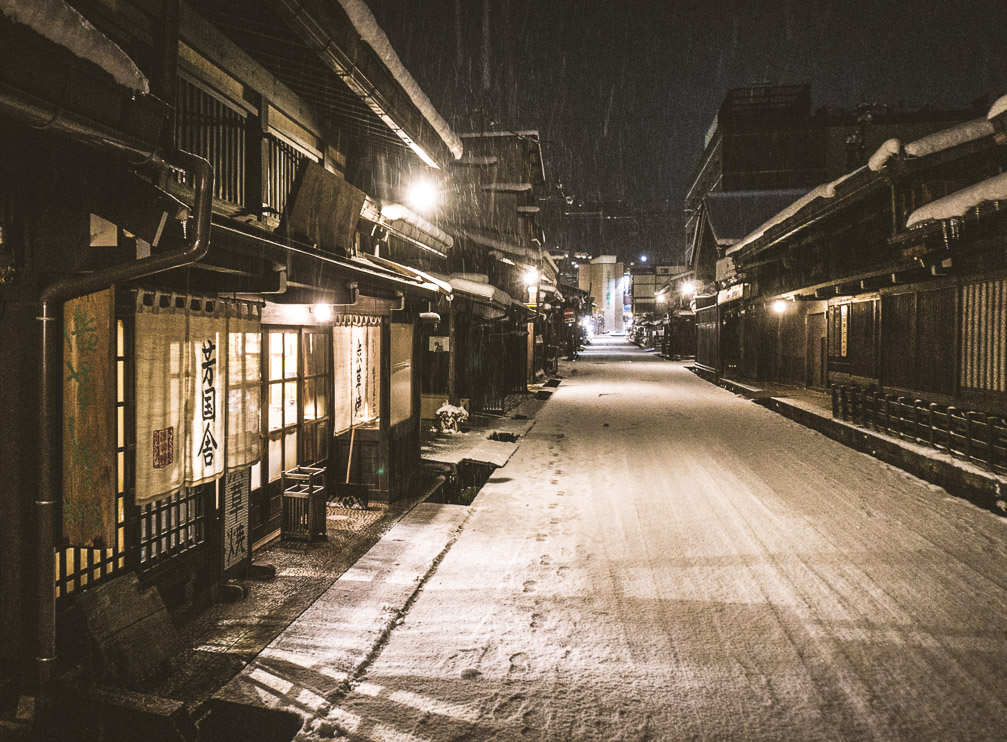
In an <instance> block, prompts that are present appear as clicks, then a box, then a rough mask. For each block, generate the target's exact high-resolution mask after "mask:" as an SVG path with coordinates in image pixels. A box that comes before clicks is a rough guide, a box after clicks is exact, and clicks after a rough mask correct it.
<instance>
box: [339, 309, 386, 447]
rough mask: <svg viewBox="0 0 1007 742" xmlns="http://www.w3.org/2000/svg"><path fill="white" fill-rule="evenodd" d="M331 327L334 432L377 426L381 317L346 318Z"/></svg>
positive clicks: (379, 389) (379, 388)
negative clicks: (352, 427) (341, 322)
mask: <svg viewBox="0 0 1007 742" xmlns="http://www.w3.org/2000/svg"><path fill="white" fill-rule="evenodd" d="M343 322H344V323H345V324H336V326H335V327H333V328H332V355H333V363H332V372H333V379H334V383H333V387H334V389H335V397H334V399H333V407H332V409H333V418H332V431H333V433H334V434H335V435H339V434H340V433H343V432H345V431H347V430H349V429H350V427H351V426H354V427H366V426H368V425H376V424H377V423H378V420H379V418H380V414H381V409H380V400H381V324H380V320H379V319H378V318H376V317H375V318H370V317H363V318H345V319H343Z"/></svg>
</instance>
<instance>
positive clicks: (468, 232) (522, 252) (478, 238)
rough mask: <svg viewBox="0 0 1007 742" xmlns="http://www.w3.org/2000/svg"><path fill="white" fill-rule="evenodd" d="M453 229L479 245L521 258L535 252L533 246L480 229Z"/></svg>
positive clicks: (458, 234)
mask: <svg viewBox="0 0 1007 742" xmlns="http://www.w3.org/2000/svg"><path fill="white" fill-rule="evenodd" d="M452 231H453V232H454V234H455V235H457V236H458V237H464V238H465V239H468V240H471V241H472V242H474V243H476V244H477V245H481V246H482V247H488V248H490V249H491V250H499V251H501V252H505V253H507V254H509V255H516V256H518V257H521V258H527V257H530V256H531V255H532V254H533V253H532V250H531V248H528V247H526V246H524V245H519V244H516V243H514V242H508V241H507V240H504V239H501V238H500V237H495V236H492V235H486V234H483V233H482V232H480V231H478V230H474V229H466V228H465V227H461V228H456V229H453V230H452Z"/></svg>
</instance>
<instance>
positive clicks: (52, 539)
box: [0, 85, 213, 691]
mask: <svg viewBox="0 0 1007 742" xmlns="http://www.w3.org/2000/svg"><path fill="white" fill-rule="evenodd" d="M0 112H3V113H6V114H9V115H11V116H12V117H13V118H15V119H17V120H18V121H21V122H23V123H25V124H27V125H29V126H32V127H33V128H36V129H47V130H51V131H53V132H54V133H58V134H62V135H64V136H67V137H70V138H72V139H75V140H77V141H79V142H83V143H84V144H88V145H91V146H95V147H97V148H99V149H102V150H104V151H106V152H109V153H111V154H113V155H117V156H121V157H125V158H126V159H127V160H128V161H129V162H131V163H132V164H141V163H151V164H155V165H159V166H161V167H167V168H171V169H174V170H181V171H184V172H185V173H186V174H187V175H188V176H189V179H190V180H191V182H192V184H193V187H194V195H193V215H192V217H191V221H192V224H191V230H190V231H189V234H188V239H187V241H186V243H185V244H184V246H183V247H182V248H181V249H180V250H176V251H174V252H170V253H166V254H163V255H155V256H150V257H147V258H141V259H140V260H135V261H131V262H129V263H122V264H119V265H114V266H111V267H109V268H105V269H103V270H100V271H96V272H94V273H88V274H85V275H74V276H64V277H62V278H58V279H56V280H55V281H53V282H52V283H50V284H48V285H47V286H46V287H45V288H43V289H42V292H41V294H40V296H39V312H40V314H39V317H38V319H39V320H40V321H41V323H42V326H41V360H40V364H39V400H38V419H39V427H38V448H39V453H38V456H39V457H38V492H37V495H36V500H35V511H36V537H35V557H36V564H37V571H36V585H35V597H36V607H37V612H38V617H37V626H38V628H37V632H36V637H35V649H36V652H35V654H36V673H37V682H38V685H39V687H40V689H42V690H43V691H44V690H45V689H47V688H48V686H49V685H50V684H51V682H52V681H53V679H54V677H53V668H54V665H55V659H56V587H55V582H54V578H53V575H54V574H55V557H56V542H57V538H56V534H57V527H58V523H57V519H56V516H57V510H58V505H59V501H60V484H61V481H60V479H61V473H62V464H61V456H60V445H61V436H62V420H61V417H62V416H61V414H60V412H61V408H62V394H63V390H62V383H61V382H62V350H63V348H62V336H63V327H62V325H63V317H62V307H63V303H64V302H65V301H67V300H68V299H72V298H75V297H78V296H84V295H85V294H89V293H92V292H94V291H98V290H100V289H103V288H107V287H108V286H111V285H114V284H117V283H123V282H126V281H132V280H135V279H138V278H143V277H144V276H150V275H153V274H155V273H160V272H162V271H166V270H171V269H173V268H179V267H182V266H185V265H189V264H192V263H195V262H197V261H198V260H200V259H202V258H203V257H204V256H205V255H206V252H207V248H208V247H209V237H210V216H211V213H212V197H213V169H212V168H211V167H210V164H209V163H208V162H207V161H206V160H205V159H203V158H202V157H198V156H196V155H193V154H190V153H188V152H183V151H181V150H175V151H172V152H170V153H168V154H166V155H165V156H164V157H161V156H159V155H158V154H157V153H156V151H155V150H153V149H151V148H150V147H149V146H148V145H146V144H145V143H143V142H140V141H138V140H134V139H132V138H130V137H128V136H125V135H123V134H121V133H119V132H116V131H114V130H112V129H109V128H107V127H103V126H101V125H99V124H96V123H94V122H91V121H88V120H87V119H85V118H83V117H80V116H77V115H75V114H72V113H68V112H64V111H62V110H61V109H60V108H59V107H57V106H53V105H50V104H48V103H46V102H44V101H41V100H39V99H38V98H35V97H33V96H30V95H27V94H25V93H22V92H21V91H17V90H14V89H12V88H10V87H8V86H5V85H0Z"/></svg>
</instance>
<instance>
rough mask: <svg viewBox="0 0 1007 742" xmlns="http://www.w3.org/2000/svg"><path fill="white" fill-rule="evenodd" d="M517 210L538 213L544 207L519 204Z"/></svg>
mask: <svg viewBox="0 0 1007 742" xmlns="http://www.w3.org/2000/svg"><path fill="white" fill-rule="evenodd" d="M517 211H518V213H519V214H537V213H539V212H540V211H542V209H541V208H539V207H538V206H518V207H517Z"/></svg>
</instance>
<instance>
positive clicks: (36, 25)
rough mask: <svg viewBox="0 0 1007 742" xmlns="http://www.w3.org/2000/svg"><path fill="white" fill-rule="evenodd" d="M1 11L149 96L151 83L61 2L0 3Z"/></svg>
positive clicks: (6, 0) (11, 0)
mask: <svg viewBox="0 0 1007 742" xmlns="http://www.w3.org/2000/svg"><path fill="white" fill-rule="evenodd" d="M0 11H2V12H3V14H4V15H5V16H7V17H8V18H10V19H11V20H12V21H14V22H15V23H23V24H24V25H26V26H28V27H29V28H30V29H31V30H32V31H34V32H35V33H37V34H39V35H40V36H43V37H45V38H47V39H49V40H50V41H52V42H54V43H56V44H59V45H60V46H62V47H65V48H67V49H69V50H70V51H71V52H73V53H74V54H76V55H77V56H78V57H80V58H81V59H86V60H87V61H88V62H93V63H94V64H96V65H98V66H99V67H101V68H102V69H103V70H105V71H106V72H107V73H108V74H110V75H111V76H112V77H113V79H115V81H116V82H117V83H119V84H120V85H122V86H123V87H127V88H129V89H130V90H136V91H138V92H141V93H149V92H150V83H149V82H148V81H147V78H146V77H144V75H143V73H142V72H140V70H139V68H138V67H137V66H136V65H135V64H134V63H133V60H132V59H130V58H129V57H128V56H127V55H126V52H124V51H123V50H122V49H120V48H119V47H118V46H116V45H115V44H114V43H113V42H112V41H111V40H110V39H109V38H108V37H107V36H105V35H104V34H103V33H101V31H99V30H98V29H96V28H95V27H94V26H92V25H91V24H90V23H89V22H88V20H87V19H86V18H84V16H82V15H81V14H80V13H78V12H77V11H76V10H74V9H73V8H71V7H70V6H69V5H67V4H66V3H65V2H63V0H0Z"/></svg>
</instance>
